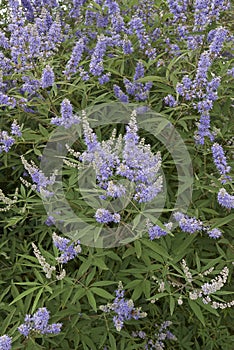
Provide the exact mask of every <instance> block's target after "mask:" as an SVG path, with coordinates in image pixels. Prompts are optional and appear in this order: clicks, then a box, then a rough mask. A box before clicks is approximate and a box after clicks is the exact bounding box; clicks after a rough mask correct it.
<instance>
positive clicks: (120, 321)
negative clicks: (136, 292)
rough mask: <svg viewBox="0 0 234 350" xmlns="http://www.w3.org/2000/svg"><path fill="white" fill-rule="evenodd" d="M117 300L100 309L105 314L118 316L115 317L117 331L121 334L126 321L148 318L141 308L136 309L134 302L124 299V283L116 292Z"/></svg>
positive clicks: (120, 284)
mask: <svg viewBox="0 0 234 350" xmlns="http://www.w3.org/2000/svg"><path fill="white" fill-rule="evenodd" d="M115 294H116V298H115V299H114V302H113V303H112V304H107V305H102V306H100V309H101V310H102V311H103V312H108V313H109V312H111V311H114V312H115V313H116V314H117V315H115V316H114V317H113V322H114V326H115V328H116V330H117V331H118V332H119V331H121V329H122V328H123V326H124V321H126V320H130V319H132V318H133V319H135V320H138V319H139V318H143V317H146V315H147V314H146V313H145V312H141V308H136V307H135V306H134V303H133V301H132V300H131V299H130V300H127V299H125V298H124V290H123V286H122V283H121V282H120V283H119V286H118V289H117V290H116V291H115Z"/></svg>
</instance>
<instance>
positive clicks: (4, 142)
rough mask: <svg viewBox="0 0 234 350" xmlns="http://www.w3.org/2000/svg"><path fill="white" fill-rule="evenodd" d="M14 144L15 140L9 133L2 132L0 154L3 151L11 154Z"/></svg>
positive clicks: (0, 133)
mask: <svg viewBox="0 0 234 350" xmlns="http://www.w3.org/2000/svg"><path fill="white" fill-rule="evenodd" d="M14 143H15V139H14V138H13V137H11V136H9V135H8V132H7V131H0V154H1V153H2V152H3V151H5V152H9V150H10V148H11V146H12V145H13V144H14Z"/></svg>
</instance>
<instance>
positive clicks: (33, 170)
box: [21, 156, 55, 196]
mask: <svg viewBox="0 0 234 350" xmlns="http://www.w3.org/2000/svg"><path fill="white" fill-rule="evenodd" d="M21 161H22V163H23V165H24V168H25V170H26V171H27V172H28V174H29V175H30V176H31V178H32V180H33V182H34V184H35V185H32V186H31V187H32V189H34V190H37V191H38V192H39V193H40V192H41V191H42V192H43V194H44V195H45V196H51V195H52V194H53V193H52V192H51V191H49V190H48V186H49V185H53V184H54V182H55V174H53V175H51V176H50V177H49V178H48V177H47V176H45V174H43V172H42V171H41V170H40V169H39V168H38V167H37V166H36V165H35V164H34V162H33V161H31V164H30V163H28V162H27V161H26V159H25V158H24V156H21ZM22 182H24V179H22ZM25 184H27V182H25Z"/></svg>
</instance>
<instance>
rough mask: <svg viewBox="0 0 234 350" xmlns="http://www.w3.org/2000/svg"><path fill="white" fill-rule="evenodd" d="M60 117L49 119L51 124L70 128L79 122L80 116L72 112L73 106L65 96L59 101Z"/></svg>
mask: <svg viewBox="0 0 234 350" xmlns="http://www.w3.org/2000/svg"><path fill="white" fill-rule="evenodd" d="M60 112H61V117H55V118H52V119H51V124H55V125H59V126H64V127H65V128H66V129H68V128H70V127H71V126H72V125H74V124H79V123H80V118H79V117H78V116H77V115H74V114H73V108H72V105H71V102H70V101H69V100H68V99H67V98H65V99H64V100H63V102H62V103H61V110H60Z"/></svg>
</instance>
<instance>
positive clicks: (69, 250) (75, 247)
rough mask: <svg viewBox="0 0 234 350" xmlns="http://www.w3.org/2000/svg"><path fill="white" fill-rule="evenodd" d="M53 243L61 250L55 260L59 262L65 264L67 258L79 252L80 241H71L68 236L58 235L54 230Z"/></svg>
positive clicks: (69, 258) (70, 258) (71, 257)
mask: <svg viewBox="0 0 234 350" xmlns="http://www.w3.org/2000/svg"><path fill="white" fill-rule="evenodd" d="M52 238H53V244H54V246H55V247H56V248H57V249H58V250H59V251H60V252H61V255H60V256H59V257H58V258H56V260H57V261H58V262H59V263H61V264H66V263H67V262H68V261H69V260H72V259H74V258H75V257H76V256H77V255H78V254H79V253H80V252H81V250H82V249H81V246H80V241H79V240H77V241H75V242H72V241H71V240H70V239H68V238H64V237H60V236H58V235H57V234H56V233H55V232H54V233H53V236H52Z"/></svg>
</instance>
